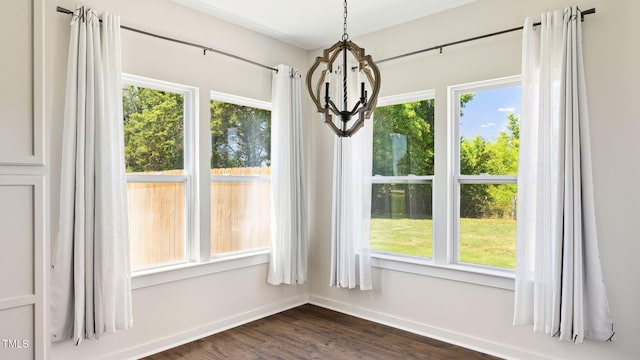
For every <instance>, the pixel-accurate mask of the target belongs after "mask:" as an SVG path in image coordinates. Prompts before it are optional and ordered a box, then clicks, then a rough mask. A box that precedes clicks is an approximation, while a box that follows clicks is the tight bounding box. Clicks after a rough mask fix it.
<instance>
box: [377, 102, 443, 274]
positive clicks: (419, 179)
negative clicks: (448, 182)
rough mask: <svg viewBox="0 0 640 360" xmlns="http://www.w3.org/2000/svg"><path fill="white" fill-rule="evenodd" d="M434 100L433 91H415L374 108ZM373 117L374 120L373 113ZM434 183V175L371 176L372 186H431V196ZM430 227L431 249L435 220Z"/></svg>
mask: <svg viewBox="0 0 640 360" xmlns="http://www.w3.org/2000/svg"><path fill="white" fill-rule="evenodd" d="M435 98H436V92H435V90H433V89H429V90H422V91H415V92H411V93H407V94H399V95H392V96H385V97H381V98H379V99H378V103H377V105H376V107H384V106H392V105H400V104H404V103H409V102H414V101H425V100H433V101H434V102H435ZM373 116H374V118H375V113H374V115H373ZM371 126H373V124H371ZM434 139H435V138H434ZM434 181H435V174H434V175H405V176H385V175H372V176H371V184H372V185H373V184H389V185H391V184H407V185H414V184H417V185H431V192H432V195H433V189H434ZM432 201H433V196H432ZM431 207H432V209H433V208H434V207H433V203H432V204H431ZM433 216H434V214H432V217H433ZM432 225H433V227H432V229H431V239H432V247H435V245H434V240H435V238H434V234H435V220H432ZM431 250H432V254H433V251H434V249H433V248H432V249H431ZM371 253H372V254H373V255H374V256H378V257H380V256H382V257H387V258H389V257H391V258H396V257H397V258H405V259H413V261H420V260H426V261H429V262H430V261H431V259H432V258H433V255H432V257H421V256H414V255H408V254H402V253H391V252H387V251H381V250H371Z"/></svg>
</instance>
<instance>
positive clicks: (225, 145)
mask: <svg viewBox="0 0 640 360" xmlns="http://www.w3.org/2000/svg"><path fill="white" fill-rule="evenodd" d="M211 144H212V149H211V174H212V175H215V176H233V177H234V179H233V180H232V181H231V180H230V181H227V180H226V179H225V180H223V181H214V182H212V183H211V254H220V253H226V252H231V251H241V250H250V249H256V248H262V247H267V246H269V241H270V239H271V183H270V178H269V177H270V175H271V168H270V165H271V111H269V110H263V109H259V108H254V107H250V106H242V105H236V104H231V103H226V102H222V101H216V100H212V101H211ZM245 177H246V178H245Z"/></svg>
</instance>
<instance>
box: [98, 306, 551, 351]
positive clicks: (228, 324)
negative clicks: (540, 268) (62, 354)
mask: <svg viewBox="0 0 640 360" xmlns="http://www.w3.org/2000/svg"><path fill="white" fill-rule="evenodd" d="M307 303H310V304H313V305H317V306H320V307H324V308H327V309H331V310H334V311H338V312H341V313H345V314H348V315H352V316H355V317H359V318H362V319H365V320H369V321H373V322H377V323H380V324H384V325H388V326H391V327H394V328H397V329H401V330H405V331H409V332H411V333H414V334H418V335H422V336H427V337H430V338H433V339H436V340H440V341H445V342H447V343H450V344H454V345H458V346H461V347H465V348H468V349H471V350H475V351H479V352H483V353H486V354H489V355H493V356H497V357H500V358H503V359H527V360H551V359H552V358H549V357H547V356H543V355H541V354H537V353H532V352H529V351H526V350H523V349H518V348H514V347H509V346H506V345H504V344H500V343H495V342H491V341H487V340H485V339H481V338H477V337H473V336H469V335H465V334H460V333H457V332H453V331H450V330H446V329H442V328H438V327H434V326H429V325H425V324H422V323H418V322H415V321H412V320H408V319H404V318H399V317H396V316H393V315H388V314H384V313H380V312H377V311H373V310H370V309H366V308H362V307H359V306H354V305H351V304H348V303H345V302H341V301H336V300H333V299H329V298H325V297H321V296H316V295H301V296H296V297H293V298H290V299H287V300H284V301H281V302H277V303H273V304H269V305H265V306H262V307H260V308H257V309H254V310H251V311H248V312H245V313H242V314H238V315H234V316H231V317H228V318H225V319H221V320H218V321H214V322H211V323H209V324H206V325H203V326H199V327H197V328H193V329H190V330H187V331H182V332H179V333H176V334H173V335H171V336H167V337H164V338H160V339H156V340H153V341H150V342H147V343H144V344H141V345H138V346H135V347H131V348H128V349H124V350H122V351H118V352H116V353H111V354H107V355H104V356H103V357H101V359H104V360H112V359H113V360H120V359H139V358H141V357H145V356H148V355H152V354H155V353H158V352H161V351H164V350H168V349H171V348H173V347H176V346H180V345H184V344H186V343H189V342H192V341H195V340H198V339H201V338H203V337H206V336H210V335H213V334H217V333H219V332H222V331H225V330H228V329H231V328H234V327H237V326H240V325H243V324H246V323H249V322H252V321H255V320H259V319H262V318H264V317H267V316H270V315H273V314H276V313H279V312H282V311H285V310H289V309H292V308H295V307H297V306H300V305H304V304H307Z"/></svg>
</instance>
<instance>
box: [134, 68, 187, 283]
mask: <svg viewBox="0 0 640 360" xmlns="http://www.w3.org/2000/svg"><path fill="white" fill-rule="evenodd" d="M122 85H123V87H124V86H126V85H134V86H139V87H144V88H148V89H153V90H158V91H165V92H171V93H175V94H180V95H182V96H183V112H184V115H183V116H184V119H183V121H184V135H183V136H184V141H183V142H184V164H183V167H184V174H176V175H161V174H158V175H152V174H144V175H139V174H127V182H148V183H183V184H184V196H185V204H186V207H185V214H184V217H185V222H184V223H185V233H184V246H185V259H183V260H178V261H176V262H170V263H163V264H157V265H150V266H147V267H144V268H141V269H136V270H134V271H132V274H137V273H139V272H144V271H147V270H150V269H163V268H171V267H173V266H175V264H184V263H188V262H190V261H192V260H193V259H195V258H196V256H197V254H195V253H194V252H195V249H197V248H198V246H196V244H195V241H196V239H195V233H196V232H195V229H194V226H195V223H196V218H197V216H196V215H197V214H196V211H197V208H196V203H197V198H196V195H195V194H196V191H195V178H194V166H195V164H194V152H195V138H196V134H195V128H196V126H195V125H196V122H197V119H196V114H197V111H196V106H197V100H198V89H197V88H195V87H191V86H187V85H182V84H176V83H170V82H167V81H162V80H156V79H151V78H146V77H142V76H137V75H131V74H122Z"/></svg>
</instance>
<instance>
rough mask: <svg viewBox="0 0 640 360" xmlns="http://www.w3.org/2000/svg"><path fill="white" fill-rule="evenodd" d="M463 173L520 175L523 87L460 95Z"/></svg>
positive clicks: (461, 169)
mask: <svg viewBox="0 0 640 360" xmlns="http://www.w3.org/2000/svg"><path fill="white" fill-rule="evenodd" d="M460 108H461V112H460V174H461V175H479V174H491V175H516V174H517V173H518V145H519V142H520V127H519V122H518V121H519V116H520V115H519V113H520V87H519V86H512V87H504V88H499V89H492V90H483V91H477V92H474V93H468V94H462V95H461V96H460Z"/></svg>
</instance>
